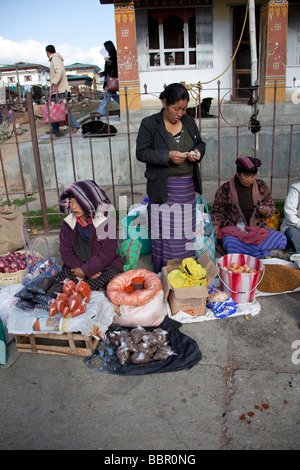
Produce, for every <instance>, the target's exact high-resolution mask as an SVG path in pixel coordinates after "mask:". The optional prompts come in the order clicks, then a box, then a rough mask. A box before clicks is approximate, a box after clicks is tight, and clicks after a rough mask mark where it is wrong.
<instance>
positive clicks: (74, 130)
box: [71, 127, 79, 134]
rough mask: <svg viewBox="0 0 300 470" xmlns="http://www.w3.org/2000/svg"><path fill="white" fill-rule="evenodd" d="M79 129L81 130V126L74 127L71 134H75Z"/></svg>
mask: <svg viewBox="0 0 300 470" xmlns="http://www.w3.org/2000/svg"><path fill="white" fill-rule="evenodd" d="M77 131H79V127H74V128H73V129H72V130H71V134H75V133H76V132H77Z"/></svg>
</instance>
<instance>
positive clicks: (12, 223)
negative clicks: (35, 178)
mask: <svg viewBox="0 0 300 470" xmlns="http://www.w3.org/2000/svg"><path fill="white" fill-rule="evenodd" d="M23 224H24V217H23V214H22V213H21V212H20V211H19V209H18V207H17V206H16V205H15V204H11V205H10V206H8V205H7V206H3V207H0V255H4V254H6V253H8V252H9V251H15V250H19V249H22V248H24V244H23V240H22V230H21V229H22V226H23Z"/></svg>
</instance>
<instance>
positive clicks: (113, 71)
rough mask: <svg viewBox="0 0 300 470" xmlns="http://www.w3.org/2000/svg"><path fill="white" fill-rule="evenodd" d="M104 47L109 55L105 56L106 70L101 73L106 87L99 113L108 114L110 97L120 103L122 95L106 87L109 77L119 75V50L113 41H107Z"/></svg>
mask: <svg viewBox="0 0 300 470" xmlns="http://www.w3.org/2000/svg"><path fill="white" fill-rule="evenodd" d="M103 46H104V48H105V49H106V51H107V53H108V57H105V59H104V60H105V66H104V72H103V73H100V77H104V83H103V88H104V89H105V93H104V97H103V100H102V101H101V103H100V106H99V108H98V109H97V113H100V114H101V116H105V115H106V107H107V105H108V103H109V102H110V99H111V98H113V99H114V100H115V102H116V103H117V104H120V97H119V95H118V93H117V92H116V91H109V90H107V88H106V85H107V78H108V76H110V77H116V78H117V77H118V60H117V51H116V48H115V46H114V44H113V42H112V41H106V42H105V43H104V44H103Z"/></svg>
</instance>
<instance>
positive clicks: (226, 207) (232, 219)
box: [210, 156, 287, 258]
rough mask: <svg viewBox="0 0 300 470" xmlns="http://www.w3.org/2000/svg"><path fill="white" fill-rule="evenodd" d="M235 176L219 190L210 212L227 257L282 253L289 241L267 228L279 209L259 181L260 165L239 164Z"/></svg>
mask: <svg viewBox="0 0 300 470" xmlns="http://www.w3.org/2000/svg"><path fill="white" fill-rule="evenodd" d="M235 163H236V174H235V176H233V178H231V180H230V181H227V182H226V183H224V184H222V185H221V186H220V188H219V189H218V190H217V192H216V194H215V198H214V203H213V207H212V210H211V214H210V215H211V221H212V225H213V229H214V232H215V235H216V237H217V239H218V240H221V242H222V244H223V248H224V249H225V251H226V252H227V253H244V254H248V255H251V256H254V257H256V258H262V257H264V256H269V255H270V253H271V251H272V250H275V249H280V250H283V249H284V248H285V247H286V244H287V239H286V237H285V235H284V234H282V233H281V232H279V231H276V230H271V229H268V228H266V227H267V218H268V217H271V216H272V215H274V214H275V211H276V207H275V204H274V201H273V199H272V196H271V191H270V189H269V188H268V186H267V185H266V183H265V182H264V181H263V180H261V179H258V178H257V169H258V167H260V166H261V161H260V160H259V159H258V158H254V157H248V156H246V157H241V158H238V159H237V160H236V162H235Z"/></svg>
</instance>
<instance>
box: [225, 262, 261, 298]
mask: <svg viewBox="0 0 300 470" xmlns="http://www.w3.org/2000/svg"><path fill="white" fill-rule="evenodd" d="M232 263H237V265H238V266H243V265H244V264H248V266H249V268H250V269H256V272H254V273H236V272H232V271H228V270H227V269H225V268H229V267H230V266H231V264H232ZM218 267H219V268H220V274H219V277H220V281H221V285H220V289H221V290H223V291H225V292H227V294H229V295H230V297H231V298H232V299H233V300H234V301H235V302H236V303H237V304H240V303H244V302H252V300H253V299H254V295H255V290H256V288H257V286H258V284H259V283H260V281H261V280H262V278H263V275H262V276H261V274H262V272H264V265H263V263H262V262H261V261H260V260H259V259H257V258H254V257H253V256H250V255H243V254H241V253H232V254H229V255H226V256H223V257H222V258H220V259H219V262H218ZM260 277H261V278H260Z"/></svg>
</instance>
